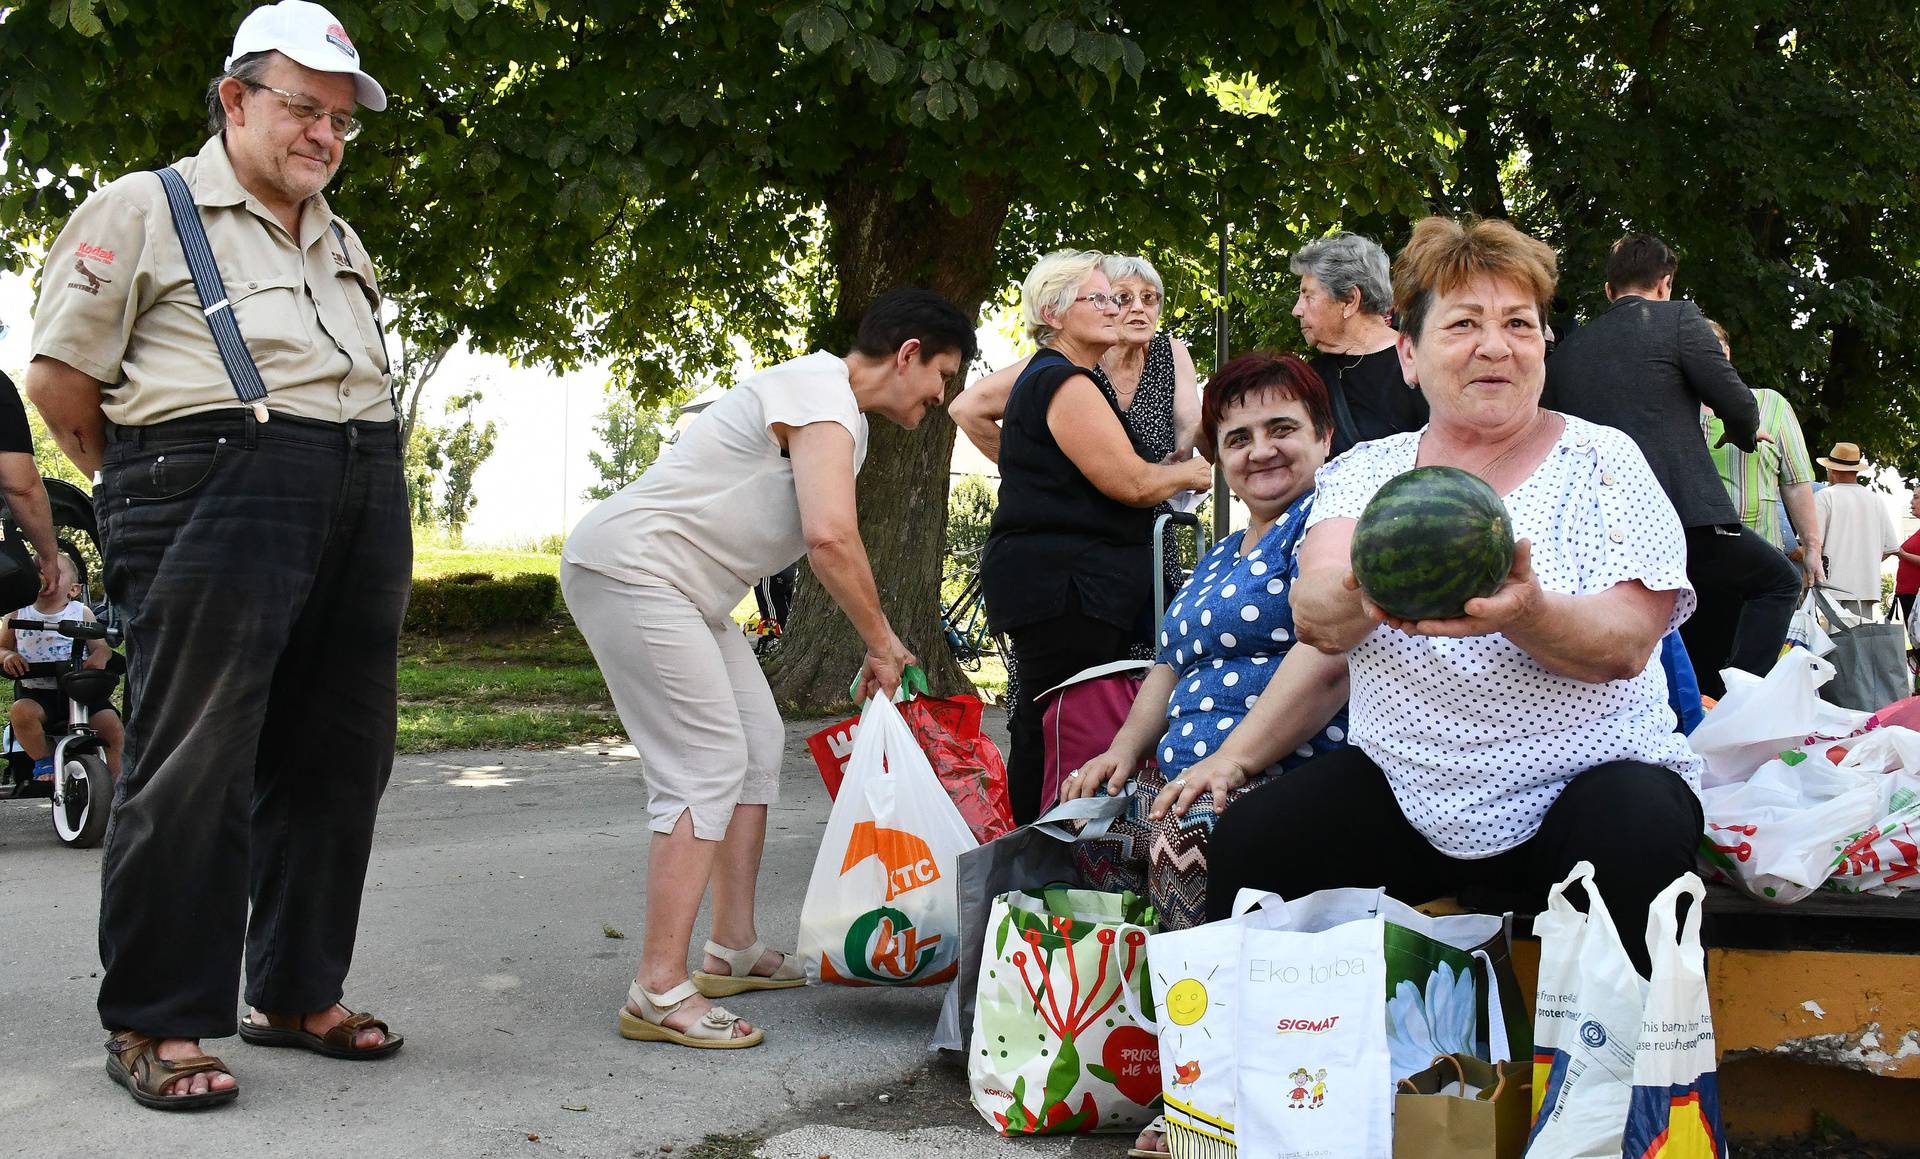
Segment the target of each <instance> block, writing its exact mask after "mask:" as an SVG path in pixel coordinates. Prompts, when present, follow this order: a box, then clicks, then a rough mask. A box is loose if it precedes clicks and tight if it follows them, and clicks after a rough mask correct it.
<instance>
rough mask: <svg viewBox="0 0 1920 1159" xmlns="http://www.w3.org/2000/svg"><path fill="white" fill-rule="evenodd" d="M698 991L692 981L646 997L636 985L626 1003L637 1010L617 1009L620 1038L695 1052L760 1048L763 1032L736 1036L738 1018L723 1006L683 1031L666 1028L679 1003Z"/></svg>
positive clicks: (633, 986) (714, 1008) (708, 1012)
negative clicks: (663, 1043) (749, 1047)
mask: <svg viewBox="0 0 1920 1159" xmlns="http://www.w3.org/2000/svg"><path fill="white" fill-rule="evenodd" d="M698 992H699V988H698V987H696V986H695V985H694V984H693V983H692V982H691V981H687V982H682V983H680V984H679V985H678V986H675V987H674V988H673V989H671V990H669V991H667V992H666V993H665V994H649V993H647V992H646V991H645V990H643V989H641V988H640V983H638V982H635V983H634V984H633V985H632V987H630V988H629V989H628V990H627V1003H628V1005H629V1006H631V1007H633V1008H635V1009H638V1010H639V1011H640V1013H639V1014H637V1015H636V1014H635V1013H634V1012H633V1010H632V1009H628V1007H626V1006H623V1007H621V1008H620V1037H621V1038H632V1039H637V1040H639V1041H641V1042H672V1043H677V1044H678V1045H680V1046H691V1047H694V1048H695V1049H698V1050H739V1049H740V1048H742V1047H747V1046H759V1045H760V1040H761V1039H763V1038H765V1037H766V1032H765V1031H763V1030H760V1029H758V1028H756V1029H755V1030H754V1031H753V1033H751V1034H742V1035H736V1034H734V1032H733V1026H734V1023H736V1022H739V1021H740V1016H739V1015H738V1014H735V1013H734V1012H733V1011H731V1010H728V1009H726V1008H724V1007H720V1006H715V1007H713V1008H712V1009H710V1010H708V1011H707V1012H706V1013H705V1014H703V1015H701V1016H700V1021H698V1022H696V1023H694V1024H693V1025H692V1026H689V1027H687V1028H686V1029H685V1030H675V1029H673V1028H672V1027H671V1026H668V1025H666V1021H667V1019H668V1018H670V1017H672V1016H673V1012H674V1011H676V1010H678V1009H680V1004H681V1003H683V1002H685V1001H686V1000H687V999H689V998H691V997H693V996H694V995H695V994H696V993H698Z"/></svg>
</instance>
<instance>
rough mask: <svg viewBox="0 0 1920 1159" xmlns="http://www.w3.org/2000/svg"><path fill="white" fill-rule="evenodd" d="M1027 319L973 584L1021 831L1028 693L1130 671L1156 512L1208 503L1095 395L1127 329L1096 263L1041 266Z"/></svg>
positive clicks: (1199, 486) (1086, 256)
mask: <svg viewBox="0 0 1920 1159" xmlns="http://www.w3.org/2000/svg"><path fill="white" fill-rule="evenodd" d="M1021 314H1022V317H1023V321H1024V322H1025V324H1026V328H1027V332H1028V334H1030V335H1031V336H1032V337H1033V339H1034V340H1035V341H1036V342H1038V343H1039V344H1040V350H1039V351H1038V352H1037V353H1036V354H1034V356H1033V357H1032V358H1031V359H1029V360H1028V362H1027V365H1026V367H1025V369H1024V370H1022V371H1021V373H1020V374H1019V376H1018V378H1017V379H1016V380H1015V381H1014V383H1013V385H1012V387H1011V389H1010V390H1009V391H1008V393H1007V396H1006V400H1005V403H1004V406H1003V408H1002V416H1001V422H1000V430H999V440H998V446H997V448H996V450H997V451H998V453H999V460H1000V502H999V506H998V507H997V508H996V509H995V511H994V516H993V527H992V531H991V533H990V534H989V535H988V537H987V546H986V550H985V552H984V553H983V555H982V557H981V562H980V583H981V590H982V592H983V593H984V594H985V596H986V602H987V623H988V626H989V627H990V628H991V629H992V630H993V631H994V632H996V633H999V634H1001V635H1005V636H1007V637H1009V638H1010V639H1011V641H1012V644H1013V650H1014V652H1015V653H1016V654H1017V655H1018V656H1019V657H1020V667H1021V681H1020V684H1021V687H1020V691H1019V693H1018V694H1017V699H1016V701H1015V704H1014V710H1013V713H1012V719H1011V723H1010V732H1011V739H1012V744H1011V751H1010V753H1009V754H1008V760H1007V786H1008V789H1009V791H1010V795H1011V797H1012V803H1013V817H1014V820H1015V822H1017V823H1019V824H1023V825H1024V824H1026V823H1027V822H1029V821H1031V820H1033V819H1034V817H1035V816H1036V815H1038V813H1039V808H1040V779H1041V771H1042V765H1043V759H1044V749H1043V744H1042V738H1041V729H1040V715H1039V713H1038V712H1037V711H1036V710H1035V709H1034V706H1033V693H1035V692H1037V691H1039V690H1042V689H1047V688H1051V687H1053V686H1054V685H1055V684H1058V683H1060V682H1061V681H1062V680H1065V679H1067V678H1068V677H1070V676H1072V675H1073V674H1075V673H1076V672H1079V671H1081V670H1082V669H1085V668H1090V667H1092V666H1093V665H1096V664H1103V663H1107V662H1110V661H1114V660H1122V659H1125V658H1126V657H1127V655H1128V652H1129V651H1130V649H1131V648H1132V647H1133V645H1134V643H1135V642H1136V641H1140V640H1144V639H1146V638H1147V635H1148V632H1149V629H1150V627H1151V610H1150V607H1149V605H1150V604H1151V603H1152V596H1151V592H1152V589H1153V581H1152V572H1151V549H1150V543H1149V540H1150V539H1151V537H1152V535H1153V511H1152V509H1153V507H1154V506H1155V505H1156V504H1158V503H1160V502H1161V501H1163V500H1165V499H1167V498H1168V497H1170V496H1172V495H1176V494H1178V493H1179V492H1181V491H1188V490H1196V491H1200V490H1205V489H1206V488H1207V487H1208V485H1209V484H1210V483H1211V482H1212V468H1211V467H1209V466H1208V464H1207V462H1206V460H1204V459H1197V458H1195V459H1188V460H1186V461H1184V462H1179V463H1161V462H1157V461H1149V460H1148V459H1146V458H1143V457H1142V456H1141V454H1140V453H1139V452H1138V450H1137V449H1136V446H1135V443H1134V440H1133V438H1132V437H1131V436H1130V435H1129V433H1128V429H1127V424H1126V421H1125V414H1124V412H1123V411H1122V408H1121V407H1120V405H1119V403H1118V402H1116V401H1115V399H1114V398H1113V397H1112V396H1111V395H1108V394H1106V393H1104V392H1103V391H1102V390H1101V389H1100V387H1099V385H1098V384H1097V383H1096V382H1095V380H1094V371H1093V370H1092V369H1090V368H1092V367H1094V366H1097V365H1098V364H1099V363H1100V360H1101V356H1102V355H1104V354H1106V353H1107V352H1108V350H1110V349H1111V348H1112V347H1113V346H1114V345H1115V344H1116V343H1117V342H1118V341H1119V337H1120V323H1121V320H1122V318H1123V313H1122V310H1121V307H1120V305H1119V303H1118V302H1117V301H1116V298H1115V291H1114V289H1113V285H1112V283H1111V282H1110V281H1109V280H1108V277H1107V274H1106V272H1105V271H1104V270H1103V269H1102V265H1101V255H1100V254H1097V253H1091V252H1087V251H1082V250H1060V251H1057V252H1055V253H1051V254H1048V255H1047V256H1046V257H1044V258H1041V259H1040V262H1039V264H1037V265H1036V266H1034V268H1033V272H1032V273H1030V274H1028V275H1027V279H1026V282H1025V283H1024V284H1023V285H1022V287H1021ZM968 393H969V394H970V393H972V392H971V391H969V392H968ZM961 397H963V398H964V397H966V396H965V395H962V396H961Z"/></svg>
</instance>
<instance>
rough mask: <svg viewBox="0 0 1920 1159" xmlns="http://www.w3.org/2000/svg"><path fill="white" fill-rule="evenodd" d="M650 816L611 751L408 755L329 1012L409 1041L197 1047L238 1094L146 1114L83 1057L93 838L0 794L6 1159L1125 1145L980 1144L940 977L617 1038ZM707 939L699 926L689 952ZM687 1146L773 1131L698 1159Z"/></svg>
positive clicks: (806, 777) (91, 1029)
mask: <svg viewBox="0 0 1920 1159" xmlns="http://www.w3.org/2000/svg"><path fill="white" fill-rule="evenodd" d="M818 724H819V722H805V721H795V722H793V723H792V724H791V725H790V726H789V729H788V738H789V742H790V743H789V746H788V752H787V760H786V767H785V771H784V776H785V794H784V796H783V798H782V800H781V802H780V803H779V804H778V805H777V806H775V808H774V810H773V813H772V815H771V818H770V825H769V835H768V843H767V854H766V862H765V870H764V872H763V874H762V878H761V882H762V885H761V889H762V899H763V900H762V912H763V915H764V925H763V928H762V936H763V937H765V938H766V939H767V941H768V942H769V943H770V944H773V945H785V946H791V945H793V943H794V937H795V933H796V929H797V926H798V922H799V914H800V904H801V900H802V897H803V895H804V894H805V892H806V883H807V877H808V874H809V873H810V872H811V870H812V866H813V859H814V855H815V852H816V851H817V848H818V843H819V835H820V832H821V829H822V827H823V826H824V825H825V824H826V816H827V809H828V805H829V802H828V800H827V796H826V793H825V791H824V790H823V789H822V788H821V785H820V779H819V777H818V775H817V774H816V773H815V772H814V770H813V764H812V761H811V759H810V758H809V757H808V756H807V753H806V750H805V747H804V743H803V742H804V738H805V736H806V735H807V733H809V732H811V731H813V729H814V728H816V727H818ZM645 822H646V813H645V809H644V788H643V784H642V778H641V771H640V767H639V763H638V762H637V761H635V760H633V759H632V752H631V750H630V749H624V750H623V749H613V750H609V749H607V748H605V747H581V748H574V749H567V750H563V751H553V752H518V751H514V752H470V753H439V754H434V755H431V756H424V757H406V758H402V759H401V760H400V762H399V763H398V765H397V767H396V768H395V770H394V775H393V783H392V787H391V788H390V789H389V791H388V793H387V797H386V800H385V802H384V805H383V807H382V810H381V817H380V828H379V835H378V837H377V839H376V842H375V847H374V857H373V864H372V867H371V870H370V872H369V874H368V878H367V893H366V901H365V905H364V908H363V911H362V921H361V938H360V944H359V951H358V954H357V957H356V960H355V965H354V970H353V974H352V976H351V977H350V978H349V979H348V986H347V1002H348V1004H349V1005H352V1006H355V1007H356V1008H366V1009H371V1010H374V1011H376V1012H378V1013H379V1014H381V1015H382V1016H384V1017H386V1018H388V1019H389V1020H391V1021H392V1022H393V1024H394V1026H395V1027H396V1028H397V1029H400V1030H402V1031H404V1032H405V1033H406V1035H407V1039H408V1041H407V1046H406V1048H405V1049H404V1050H403V1051H401V1052H400V1054H399V1055H397V1056H395V1057H394V1058H393V1059H391V1060H389V1061H386V1062H372V1063H350V1062H335V1061H330V1060H326V1059H321V1058H318V1057H315V1056H312V1055H308V1054H305V1053H302V1052H296V1051H287V1050H263V1049H260V1048H257V1047H251V1046H248V1045H246V1044H245V1043H242V1042H241V1041H240V1040H239V1039H238V1038H227V1039H222V1040H218V1041H209V1043H208V1044H207V1045H208V1048H209V1049H210V1050H212V1051H213V1052H214V1053H217V1054H220V1055H221V1056H223V1057H224V1058H225V1059H226V1060H227V1061H228V1062H229V1063H231V1064H232V1065H233V1066H234V1068H235V1070H236V1072H237V1073H238V1075H239V1077H240V1080H241V1083H242V1084H243V1088H244V1093H243V1094H242V1095H241V1098H240V1100H239V1101H238V1102H237V1103H236V1104H234V1105H232V1106H230V1107H227V1108H223V1109H220V1110H216V1111H212V1112H208V1113H203V1114H195V1115H163V1114H158V1113H155V1112H149V1111H145V1110H142V1109H140V1108H138V1107H136V1106H135V1105H134V1104H133V1102H132V1101H131V1100H129V1099H128V1098H127V1097H126V1096H125V1094H123V1093H122V1092H121V1091H120V1090H119V1089H118V1088H117V1087H114V1086H113V1085H112V1084H111V1083H109V1082H108V1080H107V1078H106V1076H105V1075H104V1074H102V1073H101V1063H102V1060H103V1058H104V1057H105V1056H104V1053H103V1052H102V1051H101V1049H100V1044H101V1043H102V1042H103V1041H104V1039H105V1034H104V1032H102V1031H101V1030H100V1028H99V1026H98V1023H97V1020H96V1018H95V1016H94V1010H93V1000H94V992H95V988H96V987H97V985H98V981H97V977H96V972H97V970H98V969H99V962H98V957H97V952H96V946H95V938H94V925H95V919H96V914H97V903H98V878H99V861H100V859H99V855H98V852H97V851H78V850H71V849H67V848H65V847H63V846H61V845H60V844H59V843H58V841H57V840H56V839H55V838H54V835H53V827H52V823H51V821H50V819H49V817H48V813H47V808H46V802H44V801H4V802H0V1011H3V1012H4V1014H0V1059H4V1063H0V1155H14V1154H19V1155H31V1156H35V1157H45V1156H56V1155H60V1156H64V1155H73V1156H95V1155H104V1154H107V1153H109V1152H116V1151H118V1152H130V1151H138V1152H141V1153H151V1154H167V1153H169V1152H171V1153H175V1154H188V1155H193V1156H229V1155H231V1156H242V1155H245V1156H255V1155H273V1156H304V1155H316V1156H317V1155H355V1156H359V1157H364V1159H380V1157H385V1156H394V1157H402V1156H404V1157H406V1159H420V1157H423V1156H441V1155H446V1156H493V1155H516V1156H533V1155H540V1154H549V1153H551V1154H562V1155H579V1156H638V1155H656V1154H662V1153H666V1152H665V1148H668V1147H671V1148H672V1151H671V1153H672V1154H676V1155H687V1154H689V1153H690V1152H691V1153H692V1154H694V1155H695V1156H712V1157H713V1159H721V1157H724V1156H746V1155H751V1154H754V1153H755V1151H756V1150H761V1151H763V1153H764V1154H766V1155H768V1156H775V1155H778V1156H803V1157H804V1159H814V1157H817V1156H820V1155H825V1154H831V1155H833V1156H835V1157H836V1159H850V1157H853V1156H858V1155H863V1154H864V1155H875V1156H879V1155H890V1156H897V1155H945V1154H952V1155H962V1154H964V1155H969V1156H989V1155H997V1154H1009V1155H1011V1154H1022V1155H1031V1156H1041V1155H1048V1156H1051V1155H1061V1154H1068V1153H1072V1154H1075V1155H1121V1154H1124V1153H1125V1143H1124V1142H1123V1141H1121V1140H1119V1139H1116V1138H1112V1137H1107V1138H1101V1139H1097V1140H1077V1141H1067V1142H1036V1143H1020V1144H1013V1143H1006V1142H1004V1141H1002V1140H1000V1139H998V1138H997V1137H996V1136H994V1135H993V1134H992V1133H991V1132H990V1131H989V1130H988V1129H987V1128H986V1127H985V1126H984V1125H983V1124H982V1123H981V1122H980V1119H979V1117H978V1116H977V1115H976V1114H975V1113H974V1111H973V1110H972V1108H971V1107H970V1106H969V1105H968V1104H967V1101H966V1089H965V1078H964V1072H963V1071H962V1070H961V1068H960V1067H959V1066H958V1065H957V1064H956V1063H954V1062H953V1061H951V1060H948V1061H945V1062H938V1061H933V1062H931V1063H930V1056H929V1055H928V1054H927V1052H926V1049H925V1044H926V1039H927V1036H928V1033H929V1031H930V1030H931V1027H932V1023H933V1019H934V1016H935V1013H936V1011H937V1008H938V1005H939V1001H940V997H941V995H940V994H939V992H938V991H937V990H929V991H921V990H908V991H877V990H854V989H844V988H838V987H808V988H806V989H804V990H794V991H787V992H784V993H778V994H766V995H761V996H758V997H754V996H748V997H742V998H739V999H729V1000H728V1003H729V1005H731V1006H733V1007H734V1008H735V1009H737V1010H739V1011H740V1012H741V1013H742V1014H744V1015H745V1016H747V1017H748V1018H749V1019H750V1020H752V1021H753V1022H755V1023H756V1024H764V1025H765V1026H766V1028H767V1041H766V1044H765V1045H763V1046H761V1047H759V1048H757V1049H754V1050H749V1051H741V1052H704V1053H703V1052H698V1051H691V1050H684V1049H679V1048H674V1047H669V1046H665V1045H649V1044H641V1043H630V1042H626V1041H625V1040H623V1039H621V1038H620V1037H619V1036H618V1035H617V1034H616V1033H615V1031H614V1027H613V1021H614V1010H615V1009H616V1008H617V1007H618V1006H619V1004H620V1001H621V998H622V996H623V995H624V994H625V992H626V987H627V981H628V979H630V978H631V976H632V971H633V967H634V960H635V958H636V957H637V955H638V951H639V933H640V914H641V897H642V886H643V881H644V876H645V860H644V848H645V841H646V824H645ZM610 929H611V930H622V931H625V932H626V933H627V934H629V935H631V936H629V937H628V938H626V939H624V940H618V939H615V938H613V937H610V936H609V933H608V931H609V930H610ZM705 936H706V934H705V929H704V922H703V928H702V929H700V930H698V931H696V934H695V938H696V943H695V944H696V945H698V944H699V941H701V940H704V938H705ZM235 1009H236V1011H239V1010H240V1009H241V1007H240V1006H239V1005H238V999H237V997H236V1006H235ZM882 1096H884V1098H883V1097H882ZM946 1128H950V1129H946ZM909 1132H931V1133H916V1134H913V1135H912V1136H911V1137H909V1136H908V1133H909ZM533 1135H537V1136H538V1137H539V1138H538V1140H537V1141H535V1140H530V1139H529V1136H533ZM709 1135H724V1136H736V1137H750V1138H751V1139H754V1140H760V1139H765V1140H767V1143H766V1144H765V1147H764V1148H761V1147H760V1146H759V1145H758V1144H755V1143H746V1144H740V1143H736V1144H728V1145H722V1144H718V1143H715V1144H711V1145H708V1146H706V1147H705V1148H704V1149H702V1150H694V1148H695V1147H696V1146H697V1145H700V1144H701V1142H702V1140H703V1139H704V1138H705V1137H706V1136H709Z"/></svg>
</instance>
